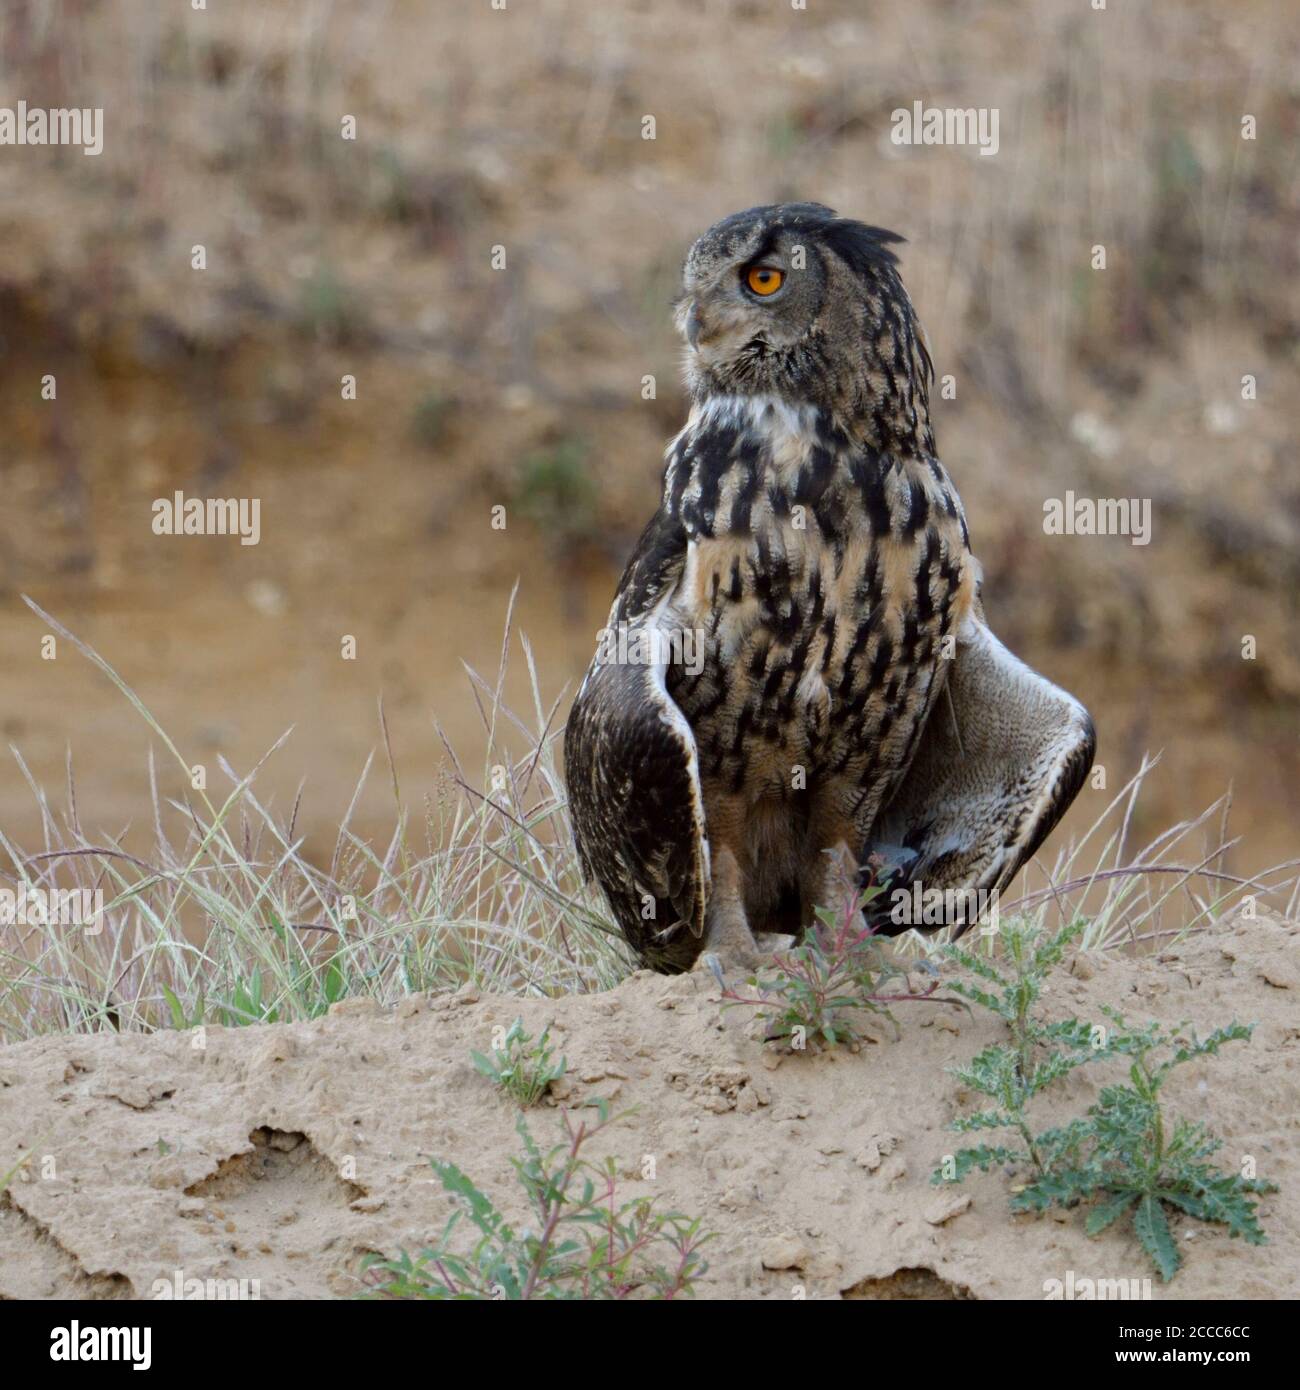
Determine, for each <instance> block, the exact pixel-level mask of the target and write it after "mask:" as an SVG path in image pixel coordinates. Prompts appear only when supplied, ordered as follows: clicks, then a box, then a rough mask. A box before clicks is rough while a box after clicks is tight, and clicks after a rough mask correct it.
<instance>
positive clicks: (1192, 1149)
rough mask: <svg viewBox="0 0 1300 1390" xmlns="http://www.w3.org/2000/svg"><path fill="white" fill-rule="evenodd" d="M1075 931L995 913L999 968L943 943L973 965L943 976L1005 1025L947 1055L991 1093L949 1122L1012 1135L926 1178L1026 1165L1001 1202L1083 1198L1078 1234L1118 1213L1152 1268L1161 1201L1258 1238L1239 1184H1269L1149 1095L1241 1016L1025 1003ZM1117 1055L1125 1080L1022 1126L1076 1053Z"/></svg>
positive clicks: (1165, 1262) (972, 1083)
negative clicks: (1091, 1016) (1126, 1013)
mask: <svg viewBox="0 0 1300 1390" xmlns="http://www.w3.org/2000/svg"><path fill="white" fill-rule="evenodd" d="M1082 931H1083V924H1082V923H1080V922H1074V923H1070V924H1068V925H1067V926H1065V927H1063V928H1061V929H1060V930H1059V931H1057V932H1056V933H1054V934H1052V935H1044V934H1043V933H1041V932H1040V931H1039V930H1038V929H1037V928H1036V927H1034V926H1032V925H1029V924H1027V923H1024V922H1012V923H1008V924H1007V925H1006V927H1005V929H1004V931H1003V933H1002V936H1003V947H1004V952H1003V958H1004V960H1005V961H1006V963H1007V968H1006V971H1005V973H1004V972H1003V971H1001V970H999V969H997V968H996V967H995V966H994V965H993V964H991V963H990V962H989V961H988V960H987V959H985V958H983V957H981V956H979V955H978V954H976V953H974V952H971V951H967V950H963V949H960V948H956V947H950V948H948V954H949V955H950V956H951V957H952V958H953V959H954V960H956V961H957V962H958V963H959V964H960V965H962V966H964V967H965V969H966V970H967V971H968V972H969V973H970V974H971V975H972V976H973V977H974V980H957V981H953V982H950V986H949V987H950V988H951V989H952V990H953V991H954V993H957V994H960V995H961V996H962V997H963V998H965V999H967V1000H969V1001H970V1002H972V1003H975V1004H979V1005H981V1006H983V1007H984V1008H987V1009H988V1010H990V1011H991V1012H992V1013H994V1014H996V1015H997V1016H998V1017H999V1018H1000V1019H1002V1020H1003V1022H1004V1023H1005V1024H1006V1025H1007V1030H1008V1033H1009V1034H1010V1041H1009V1042H1008V1043H999V1044H995V1045H993V1046H992V1047H987V1048H985V1049H984V1050H983V1051H982V1052H980V1053H979V1054H978V1055H977V1056H976V1057H974V1058H973V1059H972V1060H971V1061H970V1062H969V1063H968V1064H967V1065H966V1066H963V1067H955V1068H953V1074H954V1075H955V1076H956V1077H957V1078H958V1080H959V1081H961V1082H962V1083H963V1084H964V1085H965V1086H967V1087H969V1088H970V1089H971V1090H972V1091H974V1092H976V1093H977V1094H979V1095H982V1096H984V1097H986V1098H987V1099H988V1100H989V1101H991V1102H992V1105H991V1106H990V1107H989V1108H987V1109H985V1110H981V1111H978V1112H976V1113H975V1114H973V1115H966V1116H962V1117H961V1118H959V1119H958V1120H956V1121H955V1122H954V1123H953V1129H954V1130H955V1131H956V1132H957V1133H960V1134H970V1133H975V1132H988V1131H1002V1132H1006V1131H1008V1130H1010V1131H1013V1132H1014V1133H1015V1134H1016V1135H1017V1136H1018V1137H1019V1140H1020V1144H1021V1147H1016V1146H1015V1145H1014V1144H978V1145H974V1146H972V1147H968V1148H962V1149H959V1150H958V1151H957V1152H956V1153H954V1154H950V1155H949V1156H948V1157H947V1158H946V1159H945V1160H944V1162H943V1163H942V1164H941V1165H940V1166H939V1167H938V1168H937V1169H936V1170H935V1172H934V1173H933V1175H932V1178H931V1181H933V1182H935V1183H949V1182H961V1181H962V1179H963V1178H965V1177H966V1176H967V1175H968V1174H969V1173H970V1172H971V1171H972V1170H973V1169H975V1168H978V1169H980V1170H981V1171H982V1172H988V1171H989V1170H990V1169H991V1168H993V1167H997V1166H1002V1165H1014V1166H1017V1167H1023V1166H1028V1167H1029V1168H1030V1170H1031V1176H1030V1178H1029V1180H1028V1181H1027V1182H1024V1183H1022V1184H1021V1185H1020V1186H1019V1187H1018V1188H1017V1189H1016V1190H1015V1191H1014V1192H1013V1193H1012V1197H1011V1208H1012V1210H1013V1211H1035V1212H1042V1211H1045V1210H1047V1209H1048V1208H1049V1207H1051V1206H1060V1207H1067V1208H1068V1207H1073V1206H1076V1205H1077V1204H1079V1203H1080V1202H1095V1203H1097V1205H1094V1206H1093V1208H1092V1210H1091V1211H1090V1212H1089V1214H1088V1218H1087V1223H1086V1229H1087V1232H1088V1234H1089V1235H1099V1234H1100V1233H1101V1232H1102V1231H1104V1230H1106V1229H1107V1228H1108V1227H1109V1226H1111V1225H1113V1224H1114V1223H1115V1222H1116V1221H1118V1220H1120V1219H1121V1218H1122V1217H1124V1216H1126V1215H1128V1214H1130V1213H1131V1214H1132V1218H1133V1227H1134V1231H1135V1232H1136V1234H1137V1237H1138V1239H1139V1241H1140V1242H1141V1244H1142V1246H1143V1248H1144V1249H1145V1250H1146V1252H1147V1254H1148V1255H1149V1256H1150V1257H1151V1260H1152V1262H1153V1264H1154V1265H1155V1267H1156V1270H1157V1271H1158V1273H1159V1274H1160V1277H1161V1278H1162V1279H1163V1280H1165V1281H1168V1280H1170V1279H1172V1278H1173V1277H1174V1275H1175V1274H1176V1273H1177V1272H1178V1268H1179V1265H1180V1263H1181V1256H1180V1254H1179V1251H1178V1247H1177V1245H1176V1244H1175V1242H1174V1239H1173V1236H1172V1234H1171V1232H1170V1230H1169V1222H1168V1218H1167V1216H1166V1214H1165V1206H1166V1205H1168V1206H1172V1207H1176V1208H1178V1209H1180V1210H1182V1211H1184V1212H1186V1213H1187V1214H1188V1215H1190V1216H1194V1217H1196V1218H1197V1219H1198V1220H1201V1221H1211V1222H1220V1223H1222V1224H1224V1225H1226V1226H1227V1227H1228V1231H1229V1234H1230V1235H1232V1236H1241V1237H1243V1238H1244V1239H1245V1240H1246V1241H1247V1242H1248V1243H1250V1244H1252V1245H1260V1244H1263V1243H1264V1233H1263V1231H1262V1230H1261V1228H1260V1226H1259V1223H1258V1221H1257V1219H1256V1217H1255V1204H1254V1203H1253V1202H1251V1201H1250V1200H1249V1198H1250V1196H1251V1195H1252V1194H1258V1193H1264V1192H1271V1191H1273V1190H1274V1188H1273V1187H1272V1185H1271V1184H1269V1183H1267V1182H1264V1181H1262V1180H1259V1179H1256V1178H1253V1177H1250V1178H1247V1177H1245V1176H1244V1175H1239V1174H1235V1173H1224V1172H1222V1171H1220V1170H1218V1169H1216V1168H1214V1167H1213V1166H1211V1165H1210V1164H1209V1163H1207V1162H1206V1160H1207V1159H1208V1158H1209V1157H1210V1156H1211V1155H1212V1154H1214V1153H1215V1152H1217V1151H1218V1149H1219V1148H1220V1147H1222V1145H1221V1141H1219V1140H1217V1139H1215V1138H1213V1137H1212V1136H1211V1135H1210V1134H1209V1133H1208V1131H1207V1130H1206V1129H1205V1127H1204V1126H1203V1125H1200V1124H1194V1123H1192V1122H1190V1121H1187V1120H1182V1119H1179V1120H1176V1121H1173V1122H1172V1123H1171V1121H1170V1120H1169V1119H1168V1118H1167V1117H1166V1115H1165V1113H1164V1110H1163V1108H1162V1104H1161V1096H1160V1092H1161V1088H1162V1087H1163V1085H1164V1083H1165V1080H1166V1079H1167V1077H1168V1076H1169V1073H1170V1072H1171V1071H1172V1070H1173V1068H1174V1067H1176V1066H1179V1065H1181V1064H1182V1063H1184V1062H1188V1061H1191V1060H1192V1059H1193V1058H1196V1057H1206V1056H1215V1055H1217V1053H1218V1051H1219V1049H1220V1048H1221V1047H1222V1046H1223V1045H1224V1044H1225V1043H1228V1042H1248V1041H1249V1040H1250V1034H1251V1029H1250V1028H1248V1027H1245V1026H1243V1025H1242V1024H1239V1023H1231V1024H1229V1025H1228V1026H1227V1027H1224V1028H1217V1029H1215V1030H1214V1031H1213V1032H1212V1033H1210V1034H1209V1035H1208V1036H1207V1037H1206V1038H1204V1039H1198V1038H1197V1037H1196V1035H1195V1034H1194V1033H1192V1034H1191V1035H1190V1038H1186V1037H1185V1036H1184V1035H1185V1034H1186V1030H1187V1028H1188V1025H1187V1024H1186V1023H1182V1024H1179V1025H1178V1026H1177V1027H1176V1028H1172V1029H1168V1030H1166V1029H1162V1028H1161V1027H1160V1026H1159V1025H1158V1024H1156V1023H1151V1024H1148V1025H1147V1026H1146V1027H1145V1028H1143V1029H1136V1030H1130V1028H1129V1025H1128V1024H1127V1023H1126V1022H1125V1020H1124V1019H1123V1017H1122V1016H1121V1015H1120V1014H1119V1013H1117V1012H1116V1011H1114V1010H1113V1009H1109V1008H1103V1013H1104V1014H1105V1016H1106V1017H1107V1019H1108V1020H1109V1024H1110V1026H1109V1027H1107V1026H1105V1025H1100V1024H1094V1023H1089V1022H1087V1021H1085V1020H1082V1019H1078V1018H1069V1019H1063V1020H1060V1021H1058V1022H1055V1023H1046V1022H1043V1021H1042V1020H1041V1019H1039V1018H1037V1017H1036V1016H1035V1014H1034V1012H1033V1009H1034V1005H1035V1004H1036V1003H1037V1001H1038V1000H1039V998H1040V996H1041V994H1042V992H1043V987H1044V984H1045V982H1046V979H1047V976H1048V974H1049V973H1050V971H1051V969H1052V967H1053V966H1054V965H1056V964H1057V963H1058V962H1059V961H1060V959H1061V957H1062V956H1063V954H1064V952H1065V950H1066V948H1067V947H1068V946H1069V945H1070V944H1071V943H1073V942H1074V941H1076V940H1077V939H1078V938H1079V937H1080V936H1081V935H1082ZM981 981H982V982H983V983H977V982H981ZM985 985H992V986H994V987H995V991H996V992H994V991H990V990H989V989H986V988H985V987H984V986H985ZM1160 1051H1171V1052H1172V1055H1171V1056H1169V1057H1167V1058H1166V1059H1165V1060H1164V1061H1163V1062H1160V1063H1159V1064H1156V1063H1154V1062H1153V1061H1152V1056H1153V1054H1155V1053H1158V1052H1160ZM1117 1057H1128V1058H1131V1059H1132V1060H1131V1064H1130V1067H1129V1084H1127V1085H1123V1084H1121V1085H1113V1086H1108V1087H1106V1088H1105V1089H1103V1090H1102V1092H1101V1095H1100V1097H1099V1098H1098V1100H1097V1102H1096V1104H1094V1105H1092V1106H1090V1107H1089V1109H1088V1111H1087V1113H1086V1114H1085V1115H1082V1116H1078V1117H1076V1118H1074V1119H1072V1120H1070V1121H1069V1122H1068V1123H1066V1124H1065V1125H1058V1126H1054V1127H1052V1128H1048V1129H1044V1130H1041V1131H1037V1132H1035V1129H1034V1127H1033V1126H1032V1125H1031V1123H1030V1117H1029V1113H1028V1112H1029V1110H1030V1107H1031V1104H1032V1103H1033V1102H1034V1101H1035V1100H1036V1099H1037V1098H1038V1097H1039V1096H1040V1095H1041V1094H1042V1093H1043V1092H1044V1091H1046V1090H1047V1089H1048V1087H1050V1086H1051V1085H1053V1084H1054V1083H1055V1082H1057V1081H1059V1080H1060V1079H1061V1078H1062V1077H1064V1076H1066V1075H1068V1074H1069V1073H1070V1072H1072V1071H1074V1070H1075V1069H1076V1068H1078V1067H1081V1066H1084V1065H1087V1064H1089V1063H1093V1062H1097V1061H1102V1060H1106V1059H1112V1058H1117Z"/></svg>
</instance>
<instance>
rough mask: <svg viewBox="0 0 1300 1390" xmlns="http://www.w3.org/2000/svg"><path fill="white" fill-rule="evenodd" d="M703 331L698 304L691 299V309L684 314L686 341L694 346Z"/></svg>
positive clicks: (702, 321)
mask: <svg viewBox="0 0 1300 1390" xmlns="http://www.w3.org/2000/svg"><path fill="white" fill-rule="evenodd" d="M703 332H704V320H703V319H702V318H701V317H700V306H699V305H698V304H696V303H695V301H694V300H692V301H691V311H690V313H689V314H687V315H686V341H687V342H688V343H689V344H690V345H691V346H692V347H694V346H695V345H696V343H698V342H699V340H700V334H701V333H703Z"/></svg>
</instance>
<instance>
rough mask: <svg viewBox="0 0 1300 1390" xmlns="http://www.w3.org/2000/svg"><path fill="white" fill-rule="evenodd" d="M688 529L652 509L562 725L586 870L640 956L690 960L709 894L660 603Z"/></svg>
mask: <svg viewBox="0 0 1300 1390" xmlns="http://www.w3.org/2000/svg"><path fill="white" fill-rule="evenodd" d="M684 559H685V537H684V535H683V534H682V533H681V531H680V528H679V527H676V526H674V525H672V524H671V523H669V522H668V521H667V519H666V518H665V517H663V515H662V514H661V515H660V516H657V517H656V518H655V520H654V521H652V522H651V524H650V526H649V527H648V528H647V530H646V532H645V534H644V535H643V536H642V538H641V541H640V543H639V545H638V546H637V549H636V551H635V553H634V554H633V557H632V560H631V562H630V563H629V564H628V567H627V571H626V572H625V574H624V576H623V580H622V583H621V584H620V585H619V591H618V596H617V597H616V598H615V601H614V606H613V608H612V610H611V612H610V628H609V632H608V633H607V638H608V639H609V640H608V641H607V643H606V647H607V650H605V651H603V652H598V654H597V657H596V660H595V661H594V662H593V663H592V666H591V669H590V670H589V671H588V672H587V677H586V679H585V680H584V681H583V683H582V689H581V690H580V691H579V692H578V697H577V699H576V700H575V701H574V704H573V709H572V711H571V713H570V715H569V722H568V727H567V729H566V731H565V737H564V759H565V780H566V782H567V784H568V788H569V806H570V811H571V814H572V818H573V829H574V838H575V840H576V841H577V846H578V854H579V858H580V859H581V862H582V868H583V872H584V874H585V875H586V877H587V879H588V881H592V880H594V881H595V882H596V883H598V884H599V885H600V886H601V888H602V889H604V891H605V896H606V897H607V898H608V900H609V904H610V907H611V909H612V911H613V913H614V916H615V919H616V920H617V922H618V925H619V927H620V928H621V929H622V931H623V934H624V935H625V936H626V937H627V940H628V942H629V943H630V944H631V946H632V947H633V949H634V950H635V951H636V952H637V954H638V955H639V956H640V957H641V958H642V959H643V960H644V961H645V963H646V964H647V965H650V966H652V967H653V968H655V969H658V970H663V971H668V972H672V971H675V970H682V969H687V968H689V966H690V964H691V962H692V960H693V959H694V957H695V955H696V954H697V952H698V950H699V944H698V941H696V940H695V938H697V937H699V936H701V935H702V934H703V931H704V912H705V908H706V906H707V903H708V894H709V846H708V839H707V837H706V830H705V819H704V801H703V797H702V795H701V791H700V776H699V760H698V755H697V751H696V746H695V738H694V735H693V734H692V732H691V728H690V725H689V724H688V723H687V721H686V717H685V716H684V715H683V714H682V712H681V710H680V709H679V708H678V707H677V705H676V704H675V703H674V701H673V699H672V697H671V696H670V695H669V694H668V690H667V686H666V683H665V670H666V662H667V656H668V654H669V652H670V650H671V643H670V642H669V641H668V640H667V634H666V633H665V632H664V630H663V626H662V622H663V614H664V611H665V609H666V607H667V602H668V600H669V598H671V596H672V593H673V590H674V588H675V587H676V584H677V581H678V580H679V579H680V577H681V573H682V567H683V564H684Z"/></svg>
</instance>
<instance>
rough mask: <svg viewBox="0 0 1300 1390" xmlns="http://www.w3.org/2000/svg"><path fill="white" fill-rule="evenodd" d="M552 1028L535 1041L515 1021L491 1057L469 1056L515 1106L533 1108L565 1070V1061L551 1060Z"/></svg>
mask: <svg viewBox="0 0 1300 1390" xmlns="http://www.w3.org/2000/svg"><path fill="white" fill-rule="evenodd" d="M550 1036H551V1025H550V1024H549V1023H548V1024H547V1025H546V1027H545V1028H543V1029H542V1035H541V1037H539V1038H537V1039H536V1040H535V1041H534V1039H533V1036H532V1034H531V1033H526V1032H525V1031H524V1021H523V1019H521V1018H516V1019H515V1021H514V1022H513V1023H512V1024H511V1025H510V1027H509V1028H508V1029H507V1030H506V1034H505V1036H504V1037H503V1038H502V1040H501V1042H500V1043H499V1044H496V1045H494V1046H493V1048H492V1054H491V1056H487V1055H485V1054H484V1053H482V1052H471V1053H470V1059H471V1060H472V1061H473V1063H474V1066H475V1067H476V1068H477V1070H479V1071H480V1072H482V1073H483V1075H484V1076H486V1077H487V1078H488V1079H489V1080H490V1081H492V1082H493V1083H494V1084H495V1085H496V1086H498V1087H499V1088H500V1089H501V1090H502V1091H503V1092H504V1093H505V1094H506V1095H508V1096H509V1097H510V1098H511V1100H513V1101H514V1102H515V1103H516V1104H517V1105H521V1106H525V1107H527V1106H530V1105H536V1104H537V1102H538V1101H539V1100H541V1098H542V1097H543V1096H544V1095H545V1094H546V1090H547V1087H549V1086H550V1084H551V1082H552V1081H558V1080H559V1079H560V1077H562V1076H563V1075H564V1072H565V1068H566V1067H567V1066H568V1063H567V1061H566V1060H565V1058H564V1057H560V1058H559V1059H558V1060H553V1059H552V1049H551V1047H550Z"/></svg>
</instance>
